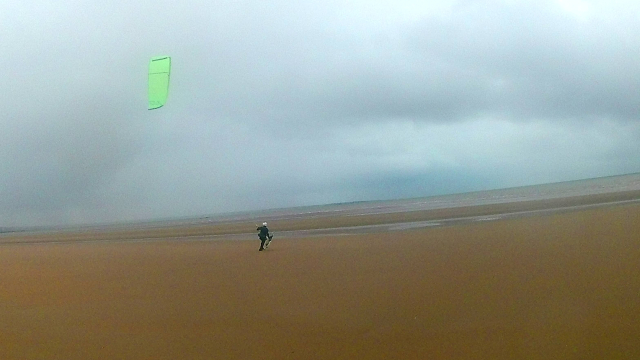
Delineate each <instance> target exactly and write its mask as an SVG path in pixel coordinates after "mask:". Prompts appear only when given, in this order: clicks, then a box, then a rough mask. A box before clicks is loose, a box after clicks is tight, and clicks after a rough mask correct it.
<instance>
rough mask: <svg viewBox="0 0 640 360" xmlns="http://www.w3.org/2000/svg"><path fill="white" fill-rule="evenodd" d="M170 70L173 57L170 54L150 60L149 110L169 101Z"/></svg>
mask: <svg viewBox="0 0 640 360" xmlns="http://www.w3.org/2000/svg"><path fill="white" fill-rule="evenodd" d="M170 72H171V58H170V57H168V56H157V57H154V58H152V59H151V61H150V62H149V110H153V109H157V108H159V107H162V105H164V104H165V102H167V96H168V95H169V73H170Z"/></svg>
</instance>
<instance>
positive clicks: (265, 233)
mask: <svg viewBox="0 0 640 360" xmlns="http://www.w3.org/2000/svg"><path fill="white" fill-rule="evenodd" d="M256 230H257V231H259V233H258V237H259V238H260V250H258V251H262V250H264V249H266V248H268V247H269V243H270V242H271V239H272V238H273V235H272V234H269V228H267V223H266V222H263V223H262V226H258V228H257V229H256ZM267 240H268V241H267ZM265 242H266V243H267V244H266V246H265Z"/></svg>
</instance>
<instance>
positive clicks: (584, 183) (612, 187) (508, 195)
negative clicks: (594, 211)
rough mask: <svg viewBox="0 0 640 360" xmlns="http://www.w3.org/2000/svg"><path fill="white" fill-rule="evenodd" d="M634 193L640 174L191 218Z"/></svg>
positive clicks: (328, 212)
mask: <svg viewBox="0 0 640 360" xmlns="http://www.w3.org/2000/svg"><path fill="white" fill-rule="evenodd" d="M632 190H640V173H636V174H628V175H618V176H609V177H601V178H595V179H586V180H575V181H566V182H558V183H551V184H542V185H531V186H521V187H514V188H507V189H497V190H486V191H476V192H468V193H460V194H450V195H440V196H430V197H422V198H411V199H398V200H384V201H361V202H350V203H340V204H327V205H315V206H304V207H294V208H285V209H271V210H262V211H251V212H238V213H231V214H223V215H216V216H211V217H205V218H199V219H190V221H191V222H192V223H204V222H227V221H243V220H250V219H266V220H277V219H290V218H298V217H318V216H327V215H347V216H348V215H361V214H388V213H395V212H406V211H418V210H433V209H447V208H455V207H463V206H475V205H490V204H503V203H510V202H520V201H532V200H548V199H557V198H565V197H572V196H583V195H596V194H606V193H616V192H623V191H632Z"/></svg>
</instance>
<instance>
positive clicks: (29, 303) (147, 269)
mask: <svg viewBox="0 0 640 360" xmlns="http://www.w3.org/2000/svg"><path fill="white" fill-rule="evenodd" d="M601 202H604V201H601ZM509 206H516V205H509ZM554 206H556V207H557V205H554ZM546 207H547V208H551V207H553V206H546ZM542 208H545V206H542ZM486 209H487V208H485V210H482V211H480V213H482V214H485V213H487V212H488V213H495V211H494V212H491V211H487V210H486ZM477 210H478V209H475V211H476V213H477ZM441 211H444V212H450V213H451V214H454V215H455V213H456V211H458V214H459V212H460V211H463V212H464V211H471V210H468V209H467V210H461V209H457V210H454V209H452V210H441ZM471 212H473V211H471ZM498 212H499V211H498ZM503 212H504V211H503ZM430 214H431V215H429V216H434V215H433V214H434V213H430ZM451 214H449V213H447V214H446V215H447V216H449V215H451ZM405 215H407V216H406V218H410V219H412V221H413V220H415V221H418V220H429V219H431V218H429V217H428V216H427V217H425V216H424V215H425V214H423V216H417V215H415V214H405ZM376 216H378V217H382V218H381V219H378V220H375V221H378V222H379V223H382V222H384V221H388V222H394V221H395V220H394V217H398V216H399V215H398V214H388V216H387V219H386V220H385V219H384V215H380V214H378V215H376ZM442 216H444V215H442ZM368 219H369V220H366V221H360V222H359V223H364V224H367V221H369V222H371V221H373V220H371V218H368ZM361 220H362V219H361ZM400 220H402V219H401V218H400ZM296 221H298V222H297V223H296ZM304 221H307V222H311V223H304ZM317 221H318V220H317V219H316V220H309V219H307V220H299V219H298V220H290V222H289V223H285V221H284V220H283V221H282V222H280V223H274V224H273V227H272V230H274V231H275V232H276V234H277V233H278V230H281V229H289V230H295V229H302V228H321V227H327V225H326V223H323V224H317ZM325 221H328V220H327V219H325ZM333 221H334V222H330V224H334V225H335V226H341V225H342V224H344V223H350V222H353V219H349V220H344V219H342V220H341V219H333ZM356 223H358V222H357V221H356ZM221 226H229V227H236V226H238V224H230V225H229V224H227V225H225V224H223V225H221ZM278 226H281V227H280V228H278ZM140 231H142V230H140ZM147 231H150V232H152V233H153V237H154V238H155V239H160V240H163V241H145V242H136V241H125V240H126V239H128V238H136V236H130V237H127V236H122V234H123V233H122V232H120V233H119V234H120V235H114V234H111V235H108V234H105V233H102V234H100V235H99V236H98V235H95V234H94V237H95V238H100V239H111V240H113V239H116V240H117V239H118V236H122V241H103V242H101V241H96V242H79V243H76V242H74V239H80V240H83V239H84V240H87V239H91V238H92V237H91V236H92V235H91V234H84V235H83V236H85V237H82V236H79V235H78V234H77V233H76V234H72V235H68V234H67V235H65V234H53V235H51V234H49V235H48V236H49V237H46V236H45V235H42V234H40V235H39V236H40V237H39V238H38V239H39V240H38V241H39V242H37V243H28V242H29V241H33V240H34V237H33V235H20V234H18V235H14V236H11V237H9V236H5V237H3V238H2V239H0V240H2V241H3V243H2V246H0V319H1V320H0V359H638V358H640V340H638V339H640V301H639V300H640V276H639V275H638V269H640V267H639V264H640V205H638V204H626V205H618V206H600V207H595V208H577V209H574V210H571V211H565V212H551V213H546V212H540V213H535V214H533V215H531V216H522V217H516V218H509V219H500V220H495V221H478V222H468V223H461V224H457V225H454V226H443V227H433V228H422V229H413V230H405V231H393V232H377V233H376V232H373V233H365V234H353V235H343V236H335V235H326V236H322V235H318V236H313V237H287V238H281V239H279V238H277V237H276V239H274V242H273V244H272V246H271V247H270V248H269V249H268V250H267V251H265V252H258V251H257V249H258V245H259V243H258V241H257V239H256V240H255V241H233V240H225V239H224V236H222V237H216V239H217V240H216V241H211V240H210V239H208V238H207V236H203V237H202V239H200V240H191V241H182V240H181V239H180V237H179V236H180V234H182V233H181V232H179V231H177V230H175V229H164V231H166V232H165V234H166V237H167V238H166V239H163V236H162V232H158V230H147ZM181 231H184V229H182V230H181ZM219 231H222V230H219ZM240 231H241V230H240V229H239V230H238V231H237V232H240ZM242 231H244V230H242ZM249 231H251V230H249ZM230 233H233V232H230ZM139 235H140V234H138V235H137V237H140V236H139ZM205 235H206V234H205ZM21 236H22V237H23V238H21ZM43 236H44V237H43ZM65 236H69V237H68V238H66V239H65ZM43 239H45V240H46V241H44V242H43V241H42V240H43ZM55 239H57V240H63V241H62V242H61V243H47V241H53V240H55Z"/></svg>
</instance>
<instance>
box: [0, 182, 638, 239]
mask: <svg viewBox="0 0 640 360" xmlns="http://www.w3.org/2000/svg"><path fill="white" fill-rule="evenodd" d="M627 204H640V190H633V191H623V192H615V193H604V194H594V195H584V196H572V197H565V198H553V199H545V200H532V201H520V202H507V203H499V204H489V205H474V206H460V207H451V208H440V209H430V210H418V211H405V212H401V211H393V212H387V213H384V212H372V213H357V212H355V213H354V212H352V213H348V212H340V213H324V214H317V213H306V214H296V215H291V216H287V217H281V218H279V219H275V220H271V219H269V226H270V228H271V229H272V231H274V232H276V233H277V234H278V235H277V236H278V237H280V238H292V237H309V236H318V235H347V234H361V233H379V232H389V231H401V230H408V229H416V228H424V227H436V226H452V225H457V224H461V223H468V222H475V221H495V220H501V219H506V218H514V217H522V216H532V215H541V214H549V213H558V212H571V211H578V210H581V209H585V208H594V207H611V206H619V205H627ZM262 219H265V218H264V217H261V218H251V219H242V220H233V221H228V222H218V223H211V224H207V223H196V224H189V223H187V224H182V225H174V226H166V225H164V226H158V227H149V226H140V227H138V226H137V225H135V224H134V225H130V226H126V227H122V226H121V227H108V226H107V227H103V228H94V229H74V230H53V231H41V232H26V231H25V232H14V233H4V234H0V244H3V245H8V244H39V243H74V242H96V241H169V240H185V241H186V240H223V239H224V240H253V239H254V238H255V233H253V230H254V228H255V224H256V223H257V222H258V221H261V220H262Z"/></svg>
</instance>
